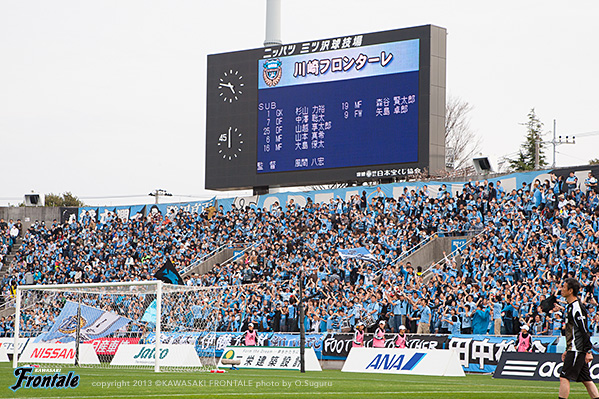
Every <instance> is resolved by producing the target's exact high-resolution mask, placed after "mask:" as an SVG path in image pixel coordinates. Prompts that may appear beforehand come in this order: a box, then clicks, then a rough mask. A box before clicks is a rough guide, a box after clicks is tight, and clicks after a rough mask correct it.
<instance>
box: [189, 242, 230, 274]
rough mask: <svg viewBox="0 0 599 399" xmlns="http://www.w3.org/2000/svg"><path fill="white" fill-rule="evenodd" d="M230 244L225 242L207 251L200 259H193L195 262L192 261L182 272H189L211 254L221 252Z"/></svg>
mask: <svg viewBox="0 0 599 399" xmlns="http://www.w3.org/2000/svg"><path fill="white" fill-rule="evenodd" d="M228 246H229V244H223V245H221V246H220V247H218V248H216V249H214V250H212V252H209V253H207V254H206V255H204V256H202V257H200V259H196V260H194V261H193V263H191V264H190V265H189V266H187V267H185V268H184V269H183V270H181V274H183V273H187V272H188V271H190V270H192V269H193V268H194V267H196V266H197V265H199V264H200V263H202V262H204V261H206V260H207V259H208V258H210V257H211V256H214V255H216V254H217V253H219V252H221V251H222V250H223V249H224V248H225V247H228Z"/></svg>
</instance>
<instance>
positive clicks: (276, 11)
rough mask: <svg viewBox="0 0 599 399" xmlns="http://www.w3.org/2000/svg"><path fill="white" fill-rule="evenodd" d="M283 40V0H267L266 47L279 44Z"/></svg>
mask: <svg viewBox="0 0 599 399" xmlns="http://www.w3.org/2000/svg"><path fill="white" fill-rule="evenodd" d="M281 44H283V41H282V40H281V0H266V38H265V39H264V47H271V46H279V45H281Z"/></svg>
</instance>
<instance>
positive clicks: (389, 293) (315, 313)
mask: <svg viewBox="0 0 599 399" xmlns="http://www.w3.org/2000/svg"><path fill="white" fill-rule="evenodd" d="M598 204H599V197H598V196H597V195H596V194H595V193H594V192H589V193H581V192H580V190H576V191H574V192H572V193H571V194H569V195H565V193H562V192H560V191H559V187H556V186H555V185H553V184H552V183H551V182H549V181H545V182H540V181H535V182H532V183H531V184H530V185H525V186H524V187H522V188H521V189H519V190H513V191H511V192H505V191H503V189H502V188H500V187H499V189H496V188H495V187H492V185H490V184H488V183H487V182H486V181H485V182H480V183H479V182H476V183H468V184H465V185H464V187H463V189H462V190H461V191H460V192H457V193H450V192H449V191H446V190H441V191H439V193H437V194H436V195H434V196H433V195H430V193H429V192H427V191H425V190H424V191H423V190H419V191H415V190H412V191H408V190H407V189H406V190H405V191H404V192H403V194H402V195H401V196H399V197H398V198H386V197H385V196H384V194H382V192H380V191H379V192H377V193H376V194H375V195H373V196H372V197H370V198H366V196H365V195H364V196H363V197H360V196H355V197H354V198H352V199H351V200H350V201H347V202H345V201H342V200H341V199H338V200H336V201H335V200H331V201H330V202H329V203H322V204H317V203H313V202H308V204H307V205H306V206H305V207H303V208H302V207H298V206H296V205H292V206H287V205H288V204H286V206H284V207H275V208H272V209H255V208H252V207H246V208H244V209H238V208H234V209H233V210H231V211H229V212H224V211H223V210H220V211H218V212H216V214H215V215H214V217H212V218H208V217H207V215H206V214H201V215H198V214H190V213H188V212H184V211H181V212H178V213H177V214H175V213H171V214H168V215H167V216H165V217H162V216H160V214H157V215H151V216H148V217H147V218H145V219H135V220H121V219H119V218H117V217H116V216H113V217H109V218H108V219H107V220H106V221H105V222H104V223H100V222H95V221H93V220H91V219H90V218H86V217H83V218H81V219H80V220H79V221H78V222H77V221H74V222H72V223H70V224H64V225H60V224H58V223H54V224H52V225H50V226H46V225H44V224H43V223H36V224H34V225H32V226H31V228H30V229H29V230H28V231H26V232H24V237H23V244H22V246H21V248H20V250H19V251H18V253H17V255H16V257H15V259H14V261H13V262H12V264H11V265H10V268H9V272H8V274H7V275H6V276H5V278H4V281H3V292H2V294H3V295H4V296H5V297H9V296H10V282H11V281H13V280H14V281H17V282H18V283H19V284H33V283H35V284H53V283H70V282H107V281H122V280H144V279H152V278H153V277H152V276H153V273H154V271H155V270H156V269H157V268H158V267H159V266H161V265H162V264H163V263H164V261H165V258H166V257H167V256H168V257H170V258H171V259H172V260H173V263H175V264H176V265H177V267H178V268H179V269H182V268H184V267H186V266H189V265H190V264H191V263H192V262H193V261H194V260H195V259H199V258H201V257H202V256H204V255H206V254H209V253H211V252H212V251H213V250H215V249H216V248H218V247H219V246H220V245H222V244H224V243H233V242H251V243H254V244H255V246H254V247H253V249H252V250H251V251H250V252H249V253H248V254H246V256H244V257H242V258H240V259H239V260H237V261H236V262H229V263H227V264H225V265H217V266H216V267H215V268H214V269H213V270H212V271H210V272H208V273H206V274H204V275H200V276H198V275H191V276H189V277H187V278H186V281H187V284H188V285H201V286H211V285H225V284H230V285H239V284H252V283H267V284H260V285H256V289H255V290H254V291H253V292H252V294H253V295H252V297H251V298H250V300H249V301H248V303H247V306H246V307H245V308H243V307H242V306H240V304H239V303H238V302H236V301H233V300H232V301H231V302H230V307H229V308H228V309H223V310H222V319H221V321H220V324H219V326H218V329H219V330H222V331H238V330H239V329H241V328H244V325H246V324H247V323H249V322H254V323H255V325H257V326H258V329H259V330H261V331H298V330H299V325H298V310H297V298H296V296H295V294H294V291H295V288H296V287H295V285H296V279H295V277H296V275H297V273H298V271H299V270H300V269H303V270H304V273H305V276H306V293H305V295H306V297H307V298H308V301H307V311H306V318H305V320H304V321H303V322H304V323H305V326H306V329H307V330H308V331H348V330H349V329H351V327H352V326H353V325H355V324H356V323H357V322H358V321H359V320H360V321H368V322H369V324H373V323H374V322H376V321H377V320H379V319H384V320H389V319H390V320H389V321H390V323H389V324H388V325H389V326H390V327H389V328H391V329H393V330H395V329H396V328H397V327H398V326H399V324H398V323H399V320H401V322H403V323H406V324H407V325H408V328H409V329H411V330H412V331H414V332H415V331H416V324H417V320H416V319H417V318H418V317H419V314H420V311H421V308H420V305H417V304H416V302H417V299H419V298H421V297H424V298H425V299H426V301H427V302H428V303H429V306H430V308H431V310H432V320H431V323H430V325H431V327H430V328H431V330H430V332H431V333H435V332H440V333H444V332H445V333H447V332H449V331H450V330H451V328H452V326H453V324H452V323H451V322H450V320H451V317H450V316H451V315H454V314H455V315H456V316H459V318H458V320H459V321H460V324H461V329H462V331H470V330H468V328H470V327H471V325H472V324H471V323H472V321H471V320H472V316H473V312H475V311H476V309H477V306H478V305H480V307H481V309H480V310H481V311H482V312H484V311H485V309H488V310H489V318H488V328H487V329H486V331H489V332H490V333H493V332H501V333H508V334H510V333H514V332H516V331H517V329H518V327H519V324H520V323H526V324H529V325H530V326H531V329H532V331H533V333H535V334H549V335H550V334H555V333H556V331H559V329H560V328H561V327H560V323H561V309H562V307H561V305H560V303H559V302H556V301H554V299H553V297H552V294H554V293H555V292H556V290H557V289H558V286H557V284H558V282H559V279H560V278H561V277H562V276H565V275H566V274H571V275H574V276H576V277H578V278H580V279H581V281H582V284H583V287H584V297H585V300H586V301H587V302H588V303H589V304H592V305H596V304H597V302H596V298H597V297H598V295H599V284H597V283H596V280H597V277H596V276H595V275H596V274H597V273H598V272H599V267H598V260H597V255H598V253H599V248H598V245H599V219H598V216H597V215H598V213H597V212H598V209H597V208H598ZM6 234H7V233H6V229H4V231H3V230H1V229H0V256H2V255H1V254H2V249H3V248H5V247H6ZM433 234H439V235H464V234H470V235H472V237H473V238H472V239H471V240H470V241H469V243H468V244H467V245H466V247H464V248H463V249H462V251H461V252H460V253H453V254H449V255H447V257H446V259H444V260H443V261H441V262H439V263H438V264H436V265H435V266H434V267H433V268H432V269H431V270H429V271H426V272H425V273H423V274H422V275H421V274H420V273H419V272H417V271H415V270H414V268H413V267H411V265H407V264H403V263H402V262H397V263H396V262H395V260H396V259H397V258H398V257H399V256H400V255H401V254H402V253H406V252H407V251H409V250H410V249H411V248H413V247H414V246H415V245H417V244H418V243H420V242H422V241H423V240H426V239H427V238H428V237H430V236H431V235H433ZM2 237H4V238H5V239H4V240H2ZM3 244H4V247H3ZM355 247H366V248H367V249H368V250H369V251H370V252H371V253H372V254H374V256H375V257H376V262H365V261H356V260H343V259H342V258H341V257H340V255H339V253H338V250H339V249H349V248H355ZM414 266H424V265H414ZM400 294H403V296H402V295H400ZM404 298H405V299H404ZM403 301H405V302H403ZM404 305H405V306H404ZM590 312H591V314H590V319H591V320H599V316H597V315H598V314H597V312H596V310H595V307H594V306H591V308H590ZM30 313H31V314H30V315H29V317H24V323H34V324H35V323H38V324H39V325H40V326H42V325H44V324H46V325H47V324H48V320H52V319H53V317H55V316H56V315H48V314H42V315H40V314H36V313H35V311H34V310H31V311H30ZM137 313H139V311H137ZM394 314H395V315H397V317H396V316H395V315H394ZM596 316H597V317H596ZM496 320H499V326H500V328H501V330H500V331H497V330H495V326H496V325H497V324H496ZM10 323H11V322H10V320H8V319H6V320H0V328H1V330H0V334H4V335H10V334H11V331H12V327H11V326H10ZM592 328H594V329H595V331H597V330H599V322H594V324H593V326H592ZM390 331H391V330H390Z"/></svg>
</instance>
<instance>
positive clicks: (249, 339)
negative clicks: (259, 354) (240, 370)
mask: <svg viewBox="0 0 599 399" xmlns="http://www.w3.org/2000/svg"><path fill="white" fill-rule="evenodd" d="M257 338H258V333H256V330H254V323H250V324H248V329H247V330H246V332H245V333H244V336H243V343H244V344H245V346H256V342H257Z"/></svg>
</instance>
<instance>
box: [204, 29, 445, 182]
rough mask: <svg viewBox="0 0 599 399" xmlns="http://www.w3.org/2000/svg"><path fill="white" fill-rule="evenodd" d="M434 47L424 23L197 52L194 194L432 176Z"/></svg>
mask: <svg viewBox="0 0 599 399" xmlns="http://www.w3.org/2000/svg"><path fill="white" fill-rule="evenodd" d="M445 42H446V31H445V29H444V28H439V27H436V26H431V25H427V26H419V27H414V28H407V29H399V30H393V31H386V32H377V33H369V34H358V35H350V36H343V37H337V38H332V39H325V40H315V41H309V42H304V43H295V44H285V45H281V46H276V47H266V48H260V49H254V50H246V51H238V52H232V53H223V54H215V55H210V56H208V74H207V79H208V81H207V117H206V188H207V189H220V190H228V189H243V188H252V187H256V188H257V187H267V186H271V185H282V186H285V185H287V186H291V185H300V184H315V183H325V182H331V181H339V180H341V181H348V180H351V181H360V180H369V179H373V178H374V179H378V178H380V179H385V178H388V179H392V178H394V177H400V176H407V175H413V174H418V173H420V172H421V171H423V170H424V169H428V170H429V171H432V172H434V171H438V170H440V169H443V168H444V162H445V139H444V131H443V128H444V118H445Z"/></svg>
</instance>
